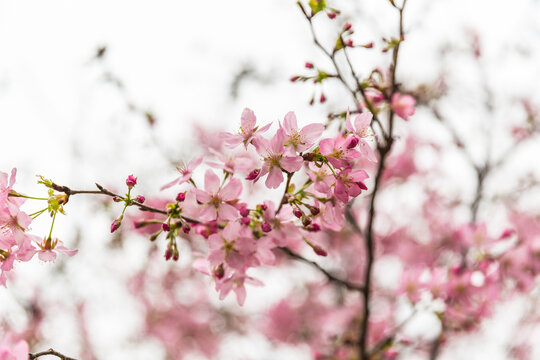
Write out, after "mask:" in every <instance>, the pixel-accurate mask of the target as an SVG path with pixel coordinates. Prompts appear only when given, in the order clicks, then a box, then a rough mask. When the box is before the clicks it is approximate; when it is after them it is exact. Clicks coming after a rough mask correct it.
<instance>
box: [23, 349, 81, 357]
mask: <svg viewBox="0 0 540 360" xmlns="http://www.w3.org/2000/svg"><path fill="white" fill-rule="evenodd" d="M47 355H52V356H56V357H57V358H59V359H61V360H77V359H75V358H72V357H69V356H66V355H64V354H61V353H59V352H58V351H54V350H53V349H49V350H46V351H42V352H38V353H34V354H32V353H30V354H28V359H29V360H34V359H37V358H39V357H41V356H47Z"/></svg>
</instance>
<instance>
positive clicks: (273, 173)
mask: <svg viewBox="0 0 540 360" xmlns="http://www.w3.org/2000/svg"><path fill="white" fill-rule="evenodd" d="M284 144H285V133H284V131H283V130H282V129H279V130H278V131H277V133H276V134H275V135H274V137H273V138H272V140H267V139H264V138H262V137H256V138H255V139H253V145H255V148H256V149H257V152H258V153H259V155H261V156H262V157H263V160H264V164H263V166H262V168H261V172H260V173H259V175H258V177H257V179H259V178H261V177H262V176H264V175H266V174H268V177H267V178H266V182H265V184H266V186H267V187H268V188H270V189H275V188H277V187H278V186H279V185H280V184H281V183H282V182H283V173H282V169H283V170H285V171H288V172H295V171H298V170H300V168H301V167H302V164H303V163H304V160H303V159H302V157H301V156H298V155H294V156H284V155H283V153H284V152H285V148H284Z"/></svg>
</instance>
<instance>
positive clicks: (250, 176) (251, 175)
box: [246, 169, 261, 180]
mask: <svg viewBox="0 0 540 360" xmlns="http://www.w3.org/2000/svg"><path fill="white" fill-rule="evenodd" d="M260 172H261V169H255V170H251V172H250V173H249V174H248V176H246V180H255V179H256V178H257V177H258V176H259V174H260Z"/></svg>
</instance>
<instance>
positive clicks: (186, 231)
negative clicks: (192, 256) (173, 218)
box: [182, 224, 191, 234]
mask: <svg viewBox="0 0 540 360" xmlns="http://www.w3.org/2000/svg"><path fill="white" fill-rule="evenodd" d="M190 230H191V226H190V225H189V224H184V226H182V231H183V232H184V233H185V234H189V231H190Z"/></svg>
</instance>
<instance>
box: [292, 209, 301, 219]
mask: <svg viewBox="0 0 540 360" xmlns="http://www.w3.org/2000/svg"><path fill="white" fill-rule="evenodd" d="M293 214H294V216H296V217H297V218H299V219H300V218H301V217H302V215H303V214H302V210H300V209H298V208H296V209H294V211H293Z"/></svg>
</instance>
